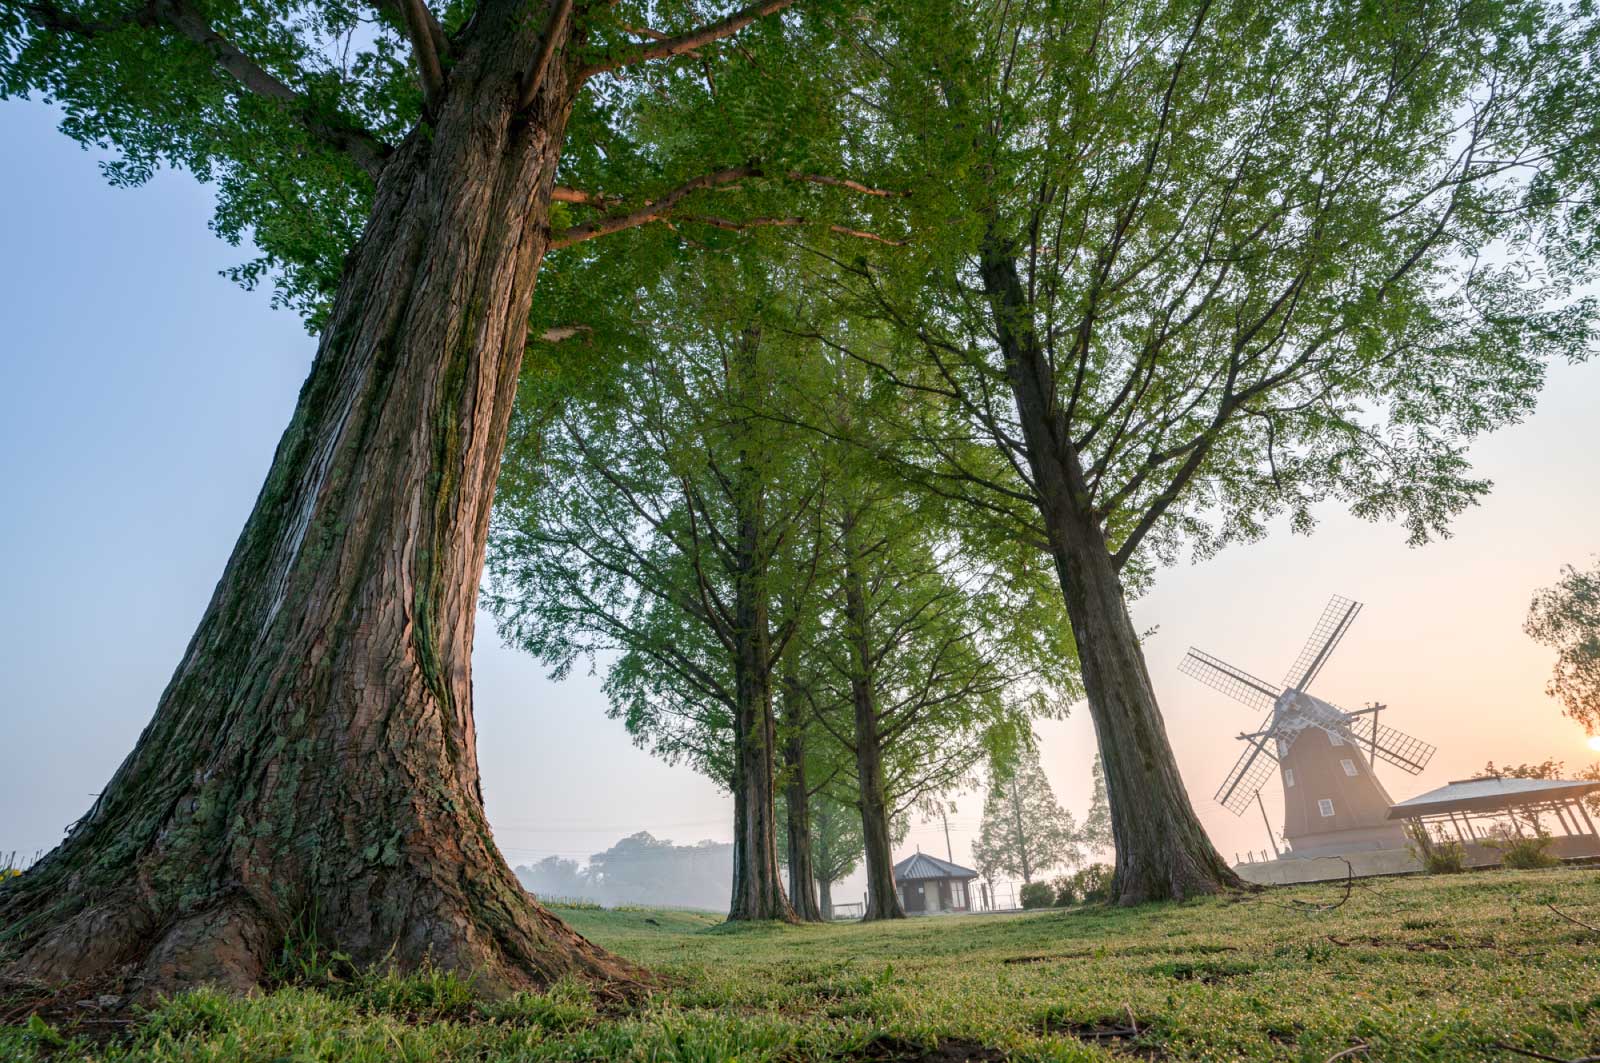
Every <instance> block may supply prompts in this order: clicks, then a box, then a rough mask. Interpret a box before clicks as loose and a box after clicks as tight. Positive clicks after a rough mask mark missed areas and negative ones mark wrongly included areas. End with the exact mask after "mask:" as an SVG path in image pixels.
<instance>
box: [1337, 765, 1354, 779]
mask: <svg viewBox="0 0 1600 1063" xmlns="http://www.w3.org/2000/svg"><path fill="white" fill-rule="evenodd" d="M1339 763H1340V764H1341V765H1342V766H1343V767H1344V773H1345V774H1346V775H1348V776H1350V778H1352V779H1354V778H1355V777H1356V774H1357V773H1356V762H1355V761H1353V760H1341V761H1340V762H1339Z"/></svg>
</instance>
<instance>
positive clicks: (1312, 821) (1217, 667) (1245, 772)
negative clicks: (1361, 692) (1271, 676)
mask: <svg viewBox="0 0 1600 1063" xmlns="http://www.w3.org/2000/svg"><path fill="white" fill-rule="evenodd" d="M1359 612H1361V603H1360V602H1352V601H1350V600H1349V599H1348V598H1341V597H1339V596H1338V595H1334V597H1333V599H1332V600H1331V601H1329V602H1328V607H1327V608H1326V609H1325V610H1323V613H1322V619H1321V620H1319V621H1318V622H1317V626H1316V627H1315V628H1313V629H1312V631H1311V637H1310V638H1308V639H1307V640H1306V644H1305V648H1304V649H1302V650H1301V651H1300V656H1299V657H1297V658H1296V659H1295V662H1294V665H1293V666H1292V667H1291V668H1290V669H1289V674H1288V675H1287V676H1286V677H1285V678H1284V681H1283V686H1282V687H1279V686H1276V685H1274V684H1272V683H1268V682H1266V681H1265V680H1262V679H1257V678H1256V677H1255V676H1253V675H1251V674H1250V673H1249V672H1246V671H1243V670H1241V669H1238V668H1235V667H1233V666H1232V665H1230V664H1226V663H1224V662H1222V661H1220V660H1218V659H1217V658H1215V657H1213V656H1211V655H1210V654H1208V653H1202V652H1200V651H1199V650H1196V649H1194V648H1192V647H1191V648H1190V650H1189V652H1188V654H1187V655H1186V656H1185V657H1184V659H1183V661H1182V663H1180V664H1179V665H1178V670H1179V671H1181V672H1183V673H1184V674H1185V675H1190V676H1193V677H1194V678H1196V679H1198V680H1200V681H1201V682H1202V683H1204V684H1206V685H1207V686H1209V687H1212V688H1214V689H1216V690H1220V691H1222V692H1223V693H1224V694H1227V695H1228V696H1229V697H1231V698H1233V699H1234V700H1235V701H1239V702H1242V703H1243V704H1245V705H1249V706H1252V707H1254V708H1258V709H1265V710H1267V716H1266V718H1265V719H1264V720H1262V721H1261V726H1260V727H1257V728H1256V729H1255V731H1254V732H1252V733H1249V734H1241V735H1240V736H1239V738H1240V740H1241V741H1243V742H1244V743H1245V745H1246V749H1245V751H1244V753H1243V754H1242V755H1241V756H1240V757H1239V762H1238V763H1237V764H1235V765H1234V766H1233V770H1232V771H1230V772H1229V773H1228V777H1227V778H1226V779H1224V780H1223V782H1222V785H1221V786H1220V787H1218V789H1217V793H1216V800H1217V801H1218V803H1220V804H1221V805H1222V807H1224V808H1226V809H1227V810H1228V811H1230V812H1232V813H1233V814H1234V815H1239V814H1240V813H1242V812H1244V810H1245V809H1246V808H1248V807H1249V806H1250V803H1251V802H1252V801H1254V800H1255V797H1256V794H1257V793H1258V792H1259V791H1260V790H1261V788H1262V786H1264V785H1265V784H1266V783H1267V780H1268V779H1270V778H1271V777H1272V771H1273V768H1274V767H1276V768H1277V769H1278V776H1279V779H1280V781H1281V782H1282V784H1283V808H1284V816H1283V819H1284V823H1283V836H1284V839H1285V840H1286V841H1287V842H1288V843H1289V848H1290V850H1291V851H1292V852H1293V854H1294V855H1296V856H1318V855H1326V854H1333V853H1347V852H1355V851H1358V850H1362V849H1397V848H1404V847H1405V844H1406V840H1405V835H1404V833H1403V832H1402V830H1401V828H1400V826H1399V824H1397V823H1393V822H1391V821H1389V819H1388V814H1389V807H1390V805H1391V804H1393V801H1392V800H1391V799H1390V797H1389V792H1388V791H1387V790H1385V789H1384V788H1383V784H1382V783H1381V782H1379V781H1378V779H1377V777H1376V776H1374V775H1373V773H1372V765H1373V763H1374V762H1376V761H1378V760H1383V761H1385V762H1387V763H1389V764H1392V765H1394V766H1395V767H1397V768H1400V769H1401V770H1402V771H1405V772H1407V773H1409V774H1411V775H1415V774H1417V773H1418V772H1420V771H1421V770H1422V769H1423V768H1424V767H1426V766H1427V763H1428V760H1429V758H1431V757H1432V756H1433V752H1434V747H1433V746H1431V745H1429V744H1428V743H1426V742H1423V741H1421V740H1420V739H1416V738H1412V737H1411V736H1410V735H1407V734H1403V733H1402V732H1400V731H1396V730H1395V729H1394V728H1392V727H1385V726H1383V725H1382V724H1380V723H1378V713H1379V712H1380V711H1382V710H1383V708H1384V706H1383V705H1378V704H1373V705H1369V706H1368V707H1367V708H1364V709H1356V710H1355V711H1353V712H1346V711H1345V710H1344V709H1341V708H1339V707H1338V706H1337V705H1332V704H1330V703H1328V702H1326V701H1323V700H1322V699H1321V698H1318V697H1313V696H1312V695H1311V694H1309V693H1307V692H1306V688H1307V687H1309V686H1310V685H1311V681H1312V680H1313V679H1315V678H1316V677H1317V673H1318V672H1320V671H1322V666H1323V665H1325V664H1327V663H1328V657H1329V655H1331V654H1332V653H1333V648H1334V647H1335V646H1337V645H1338V644H1339V640H1340V639H1342V638H1344V633H1345V632H1346V631H1348V630H1349V629H1350V625H1351V624H1352V623H1353V622H1354V621H1355V618H1356V614H1357V613H1359Z"/></svg>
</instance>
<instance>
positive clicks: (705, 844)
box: [516, 831, 733, 911]
mask: <svg viewBox="0 0 1600 1063" xmlns="http://www.w3.org/2000/svg"><path fill="white" fill-rule="evenodd" d="M516 872H517V879H518V880H519V881H520V882H521V883H522V884H523V886H524V887H526V888H527V889H528V891H529V892H531V893H533V894H534V896H536V897H539V898H540V899H541V900H545V901H551V900H560V899H566V900H583V901H593V902H594V903H597V904H604V905H618V904H643V905H655V906H660V907H668V908H704V909H707V910H712V911H715V910H719V909H721V908H722V907H723V906H725V905H726V904H727V901H728V883H729V881H730V880H731V879H732V877H733V846H732V845H731V844H729V843H728V842H714V841H702V842H698V843H696V844H694V845H674V844H672V843H671V842H670V841H666V840H664V839H657V838H655V837H653V836H651V835H650V834H649V832H647V831H640V832H639V833H638V834H633V835H629V836H628V837H626V838H623V839H622V840H621V841H619V842H617V843H616V844H615V845H613V846H611V847H610V848H609V849H606V850H605V851H604V852H599V853H595V854H594V855H593V856H591V857H589V862H588V863H587V864H586V865H583V866H579V864H578V862H577V861H576V860H569V859H567V858H566V857H562V856H547V857H545V858H544V859H543V860H540V861H538V862H537V863H534V864H527V865H522V866H519V867H518V868H517V869H516Z"/></svg>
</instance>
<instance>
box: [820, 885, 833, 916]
mask: <svg viewBox="0 0 1600 1063" xmlns="http://www.w3.org/2000/svg"><path fill="white" fill-rule="evenodd" d="M817 903H818V904H820V905H821V906H822V918H823V919H832V918H833V883H832V882H829V881H828V880H827V879H825V878H819V879H817Z"/></svg>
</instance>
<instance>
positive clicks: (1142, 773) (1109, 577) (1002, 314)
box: [981, 241, 1242, 905]
mask: <svg viewBox="0 0 1600 1063" xmlns="http://www.w3.org/2000/svg"><path fill="white" fill-rule="evenodd" d="M981 269H982V275H983V281H984V288H985V294H986V295H987V297H988V299H989V301H990V305H991V307H992V308H993V312H994V319H995V325H996V332H997V335H998V336H999V340H1000V346H1001V350H1002V353H1003V354H1004V357H1005V363H1006V373H1007V376H1008V378H1009V380H1010V384H1011V390H1012V394H1013V396H1014V397H1015V399H1016V403H1017V410H1018V416H1019V419H1020V421H1021V424H1022V431H1023V440H1024V442H1025V443H1026V445H1027V450H1028V462H1029V467H1030V470H1031V472H1032V474H1033V478H1034V488H1035V490H1036V492H1037V494H1038V501H1039V509H1040V513H1041V515H1042V517H1043V519H1044V525H1045V531H1046V533H1047V535H1048V537H1049V540H1050V547H1051V552H1052V553H1053V554H1054V558H1055V563H1056V572H1057V575H1058V577H1059V580H1060V583H1061V592H1062V594H1063V595H1064V596H1065V601H1066V606H1067V615H1068V617H1069V619H1070V620H1071V622H1072V633H1073V637H1074V639H1075V640H1076V641H1077V647H1078V658H1079V662H1080V665H1081V667H1082V670H1083V684H1084V691H1085V693H1086V694H1087V695H1088V701H1089V714H1090V716H1091V717H1092V718H1093V720H1094V725H1095V735H1096V739H1097V741H1098V743H1099V747H1100V758H1101V761H1102V764H1103V766H1104V769H1105V777H1106V794H1107V798H1108V799H1109V802H1110V805H1111V832H1112V836H1113V838H1114V840H1115V844H1116V849H1117V860H1116V871H1115V876H1114V879H1113V884H1112V892H1113V894H1114V895H1115V896H1116V898H1117V899H1118V901H1119V902H1120V903H1122V904H1126V905H1131V904H1141V903H1144V902H1146V901H1155V900H1167V899H1173V900H1181V899H1182V898H1185V897H1192V896H1196V895H1200V894H1210V893H1217V892H1219V891H1221V890H1224V889H1230V888H1237V887H1239V886H1241V885H1242V883H1241V881H1240V879H1239V877H1238V876H1237V875H1235V874H1234V873H1233V871H1232V869H1230V868H1229V867H1228V865H1227V864H1226V863H1224V862H1223V860H1222V857H1221V855H1220V854H1218V852H1217V850H1216V848H1215V847H1214V846H1213V845H1212V844H1211V839H1210V838H1208V837H1207V836H1206V832H1205V829H1204V828H1203V827H1201V825H1200V820H1199V819H1198V818H1197V817H1196V816H1195V813H1194V807H1193V805H1191V804H1190V802H1189V793H1188V791H1187V790H1186V789H1185V788H1184V785H1183V779H1182V778H1181V777H1180V776H1179V774H1178V764H1177V761H1176V760H1175V759H1174V758H1173V755H1172V743H1171V741H1170V740H1169V739H1168V738H1167V729H1166V725H1165V723H1164V722H1163V721H1162V719H1161V710H1160V707H1159V706H1158V705H1157V704H1156V698H1155V691H1154V689H1153V688H1152V687H1151V684H1150V675H1149V672H1148V671H1147V670H1146V668H1145V662H1144V652H1143V650H1142V649H1141V648H1140V646H1139V637H1138V634H1137V633H1136V632H1135V631H1134V628H1133V622H1132V620H1131V619H1130V618H1129V616H1128V606H1127V596H1126V594H1125V593H1124V591H1123V587H1122V581H1121V579H1120V577H1119V576H1118V574H1117V568H1116V565H1115V564H1114V563H1113V561H1112V556H1111V551H1110V550H1108V549H1107V547H1106V541H1105V534H1104V531H1103V530H1102V528H1101V525H1100V521H1099V518H1098V517H1097V516H1096V515H1095V514H1094V513H1093V512H1092V508H1091V505H1090V501H1089V497H1090V496H1089V491H1088V486H1087V482H1086V480H1085V477H1084V473H1083V467H1082V464H1081V462H1080V460H1079V455H1078V453H1077V451H1076V449H1075V448H1074V446H1073V444H1072V436H1071V432H1070V426H1069V425H1068V424H1067V423H1066V418H1065V416H1064V415H1063V413H1062V411H1061V407H1060V405H1059V404H1058V402H1057V401H1056V388H1055V381H1054V379H1053V377H1052V371H1051V367H1050V365H1049V362H1048V361H1047V360H1046V358H1045V356H1044V352H1043V351H1042V350H1041V349H1040V347H1039V344H1038V342H1037V338H1036V336H1035V334H1034V332H1033V329H1032V327H1031V324H1030V320H1029V314H1028V305H1027V302H1026V298H1025V296H1024V294H1023V290H1022V284H1021V282H1020V280H1019V277H1018V274H1017V267H1016V262H1015V260H1014V259H1013V258H1012V257H1011V256H1010V254H1009V253H1008V252H1007V251H1006V250H1005V249H1004V248H1003V247H1000V246H998V245H997V244H996V243H995V242H993V241H990V242H989V243H987V244H986V245H985V247H984V249H983V253H982V261H981Z"/></svg>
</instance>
